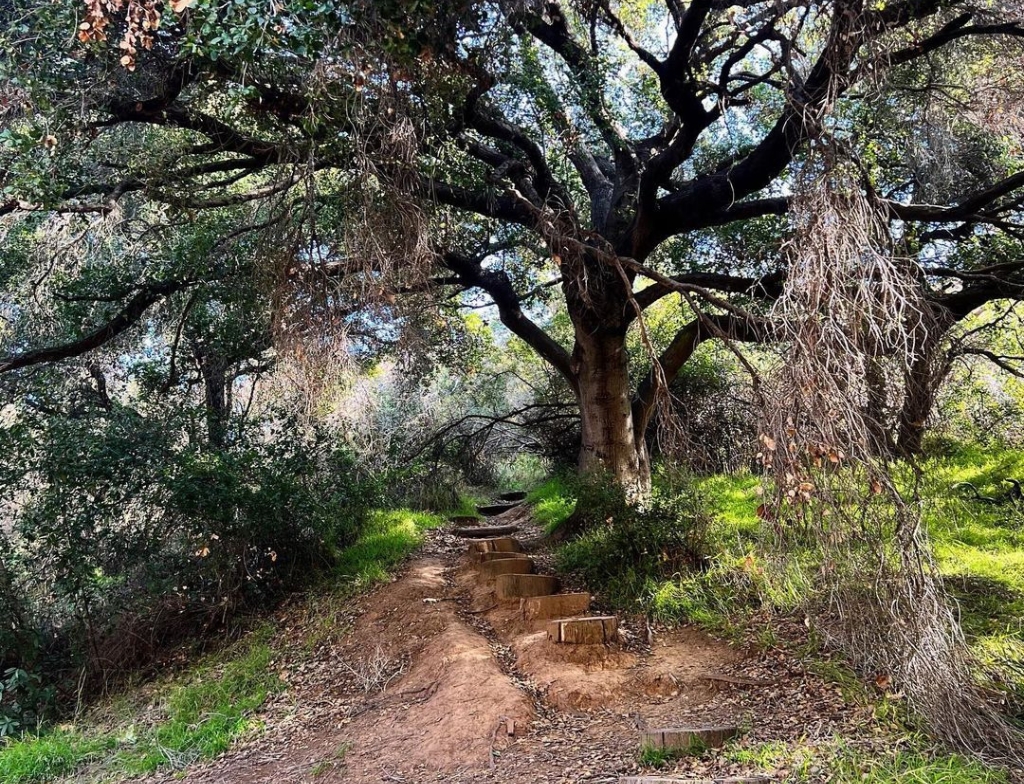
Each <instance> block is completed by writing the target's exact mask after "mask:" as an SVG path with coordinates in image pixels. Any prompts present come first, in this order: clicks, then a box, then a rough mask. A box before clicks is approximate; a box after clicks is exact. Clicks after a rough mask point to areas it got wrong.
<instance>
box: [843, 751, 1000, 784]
mask: <svg viewBox="0 0 1024 784" xmlns="http://www.w3.org/2000/svg"><path fill="white" fill-rule="evenodd" d="M830 768H831V770H832V775H833V779H832V780H833V781H836V782H840V784H845V783H846V782H849V784H853V783H854V782H858V784H1006V783H1007V782H1009V777H1008V775H1007V773H1006V772H1005V771H1002V770H999V769H997V768H991V767H988V766H986V765H983V764H982V763H980V762H977V761H975V760H971V759H967V758H966V757H961V756H959V755H957V754H948V755H947V754H931V753H928V752H926V751H919V750H906V749H898V750H894V751H892V752H889V753H887V754H882V755H878V754H872V755H867V754H865V753H863V752H854V751H849V750H845V751H842V752H841V753H840V754H839V756H838V757H837V758H836V759H835V760H834V762H832V764H831V765H830Z"/></svg>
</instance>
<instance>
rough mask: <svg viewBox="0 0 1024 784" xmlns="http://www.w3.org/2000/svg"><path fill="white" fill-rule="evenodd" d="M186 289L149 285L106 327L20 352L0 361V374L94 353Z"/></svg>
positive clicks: (179, 285) (172, 284)
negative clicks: (153, 309) (154, 308)
mask: <svg viewBox="0 0 1024 784" xmlns="http://www.w3.org/2000/svg"><path fill="white" fill-rule="evenodd" d="M189 285H191V282H189V281H172V282H168V283H154V284H150V285H148V286H146V287H144V288H143V289H142V290H141V291H139V292H138V293H137V294H136V295H135V296H134V297H132V298H131V299H130V300H129V301H128V303H127V304H126V305H125V306H124V307H123V308H122V309H121V310H120V311H119V312H118V313H117V315H115V316H114V317H113V318H112V319H110V321H108V322H107V323H106V324H104V325H102V326H100V327H97V328H96V329H94V330H93V331H92V332H89V333H88V334H86V335H83V336H82V337H80V338H78V339H77V340H72V341H68V342H67V343H60V344H57V345H55V346H47V347H45V348H39V349H33V350H30V351H24V352H22V353H21V354H15V355H14V356H11V357H7V358H6V359H2V360H0V373H7V372H10V371H12V370H19V369H21V368H25V367H30V366H32V365H42V364H45V363H48V362H59V361H61V360H64V359H71V358H72V357H78V356H81V355H82V354H86V353H88V352H90V351H92V350H94V349H97V348H99V347H100V346H102V345H104V344H106V343H109V342H110V341H111V340H113V339H114V338H116V337H117V336H118V335H120V334H121V333H123V332H125V331H126V330H127V329H128V328H129V327H131V326H132V325H133V324H135V323H136V322H137V321H138V320H139V319H140V318H142V316H143V314H144V313H145V312H146V311H147V310H148V309H149V308H150V307H151V306H152V305H155V304H156V303H157V302H159V301H160V300H162V299H165V298H166V297H168V296H170V295H171V294H173V293H174V292H176V291H179V290H181V289H183V288H185V287H186V286H189Z"/></svg>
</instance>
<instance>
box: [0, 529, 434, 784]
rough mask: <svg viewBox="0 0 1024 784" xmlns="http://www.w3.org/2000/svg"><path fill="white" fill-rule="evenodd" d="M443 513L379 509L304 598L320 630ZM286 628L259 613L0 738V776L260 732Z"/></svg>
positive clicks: (150, 754) (197, 754)
mask: <svg viewBox="0 0 1024 784" xmlns="http://www.w3.org/2000/svg"><path fill="white" fill-rule="evenodd" d="M443 522H444V518H443V517H442V516H439V515H434V514H428V513H424V512H413V511H409V510H381V511H376V512H373V513H371V514H370V515H369V519H368V521H367V522H366V524H365V525H364V527H363V531H362V533H361V535H360V536H359V538H358V539H357V540H356V541H355V542H354V543H353V544H351V545H350V546H348V547H345V548H343V549H341V550H340V551H339V552H338V554H337V557H336V561H335V565H334V567H333V569H332V571H331V572H330V574H329V575H328V576H325V577H324V578H322V579H321V581H320V582H319V583H318V584H317V585H316V587H315V588H313V589H312V590H311V591H310V594H309V596H308V597H307V598H306V600H305V601H306V602H307V603H308V604H309V605H310V606H311V607H315V610H316V612H315V613H314V612H312V611H311V612H310V613H309V615H310V616H311V617H313V616H316V617H317V618H318V623H319V624H320V625H321V626H322V627H323V629H319V631H321V632H324V633H327V627H328V626H330V625H331V624H332V622H333V617H332V615H331V612H330V610H331V608H339V607H341V606H344V605H346V604H347V600H349V599H351V597H352V596H354V595H356V594H359V593H362V592H364V591H366V590H368V589H370V588H372V587H373V586H374V585H377V584H379V583H381V582H385V581H387V580H388V579H389V578H390V575H391V574H392V573H393V572H394V570H395V569H396V568H397V567H398V566H399V565H400V564H401V563H402V561H403V560H404V559H405V558H406V557H407V556H408V555H409V554H410V553H411V552H412V551H413V550H415V549H416V547H417V546H418V545H419V544H420V543H421V542H422V540H423V537H424V534H425V532H426V531H427V530H429V529H431V528H435V527H437V526H439V525H441V524H442V523H443ZM309 631H310V634H311V635H312V636H315V635H316V634H317V633H318V629H317V628H311V629H310V630H309ZM278 632H279V629H277V627H276V624H275V622H274V621H269V620H264V621H261V622H257V623H255V625H254V626H253V627H252V628H251V629H249V631H248V632H247V633H245V634H244V635H243V636H242V637H241V639H239V640H237V641H236V642H235V643H233V644H231V645H229V646H228V647H226V648H224V649H223V650H221V651H218V652H215V653H212V654H209V655H207V656H205V657H204V658H203V659H201V660H200V661H199V662H198V663H197V664H195V665H194V666H191V667H189V668H187V669H185V670H182V671H180V672H178V673H175V674H173V675H170V676H167V677H165V678H163V679H162V680H160V681H158V682H156V683H152V684H148V685H147V686H145V687H143V688H141V689H136V690H125V691H124V692H123V693H122V694H121V696H119V697H116V698H114V699H113V700H112V701H109V702H107V703H104V704H101V705H99V706H97V707H96V708H95V709H94V710H93V711H91V712H88V713H87V714H85V715H83V716H82V717H80V718H79V719H78V720H77V721H74V722H69V723H66V724H60V725H57V726H45V725H44V726H43V727H42V728H41V731H40V732H39V733H38V734H25V735H23V736H22V737H20V738H17V739H13V738H12V739H7V740H6V741H3V740H0V781H2V782H4V784H28V783H29V782H43V781H51V780H53V779H55V778H58V777H60V776H64V775H68V774H71V773H74V772H76V771H86V772H88V775H89V776H91V777H95V778H98V779H103V780H119V779H121V778H124V777H125V776H129V775H136V774H142V773H148V772H151V771H153V770H156V769H158V768H161V767H171V768H183V767H185V766H186V765H188V764H190V763H192V762H195V761H196V760H200V759H206V758H210V757H213V756H216V755H217V754H219V753H221V752H223V751H224V750H226V749H227V748H228V747H229V746H230V745H231V744H232V743H233V742H234V741H236V740H237V739H238V738H239V737H240V736H244V735H247V734H250V733H255V732H258V731H259V730H260V727H261V724H260V720H259V718H258V711H259V709H260V707H261V706H263V705H264V704H265V703H266V700H267V698H268V697H270V696H271V695H273V694H275V693H277V692H280V691H281V690H283V689H285V688H286V686H287V684H286V683H285V682H284V681H282V680H281V679H280V678H279V677H278V669H279V668H278V667H274V666H270V665H271V663H272V662H277V663H278V664H280V659H281V657H282V656H284V655H286V654H285V652H284V651H282V650H281V643H280V642H279V640H280V635H279V634H278ZM133 716H134V717H136V718H135V719H134V720H131V719H126V718H125V717H133Z"/></svg>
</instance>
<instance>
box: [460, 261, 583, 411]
mask: <svg viewBox="0 0 1024 784" xmlns="http://www.w3.org/2000/svg"><path fill="white" fill-rule="evenodd" d="M485 257H486V256H481V257H479V258H473V257H471V256H467V255H464V254H462V253H457V252H455V251H447V252H445V253H444V254H443V256H442V259H443V261H444V264H445V266H446V267H448V269H450V270H451V271H452V272H454V273H455V274H456V275H458V276H459V280H460V283H461V284H462V285H464V286H466V287H470V288H479V289H483V290H484V291H486V292H487V294H488V295H490V297H491V299H492V300H494V304H495V305H497V307H498V315H499V317H500V318H501V323H502V324H504V325H505V326H506V327H508V328H509V330H511V331H512V333H513V334H514V335H516V336H517V337H519V338H521V339H522V340H523V341H524V342H525V343H526V344H527V345H528V346H530V348H532V349H533V350H534V351H536V352H537V354H538V355H539V356H540V357H541V358H542V359H543V360H545V361H546V362H548V363H549V364H550V365H551V366H552V367H553V368H555V370H557V371H558V372H559V373H560V374H561V375H562V377H563V378H564V379H565V380H566V381H567V382H568V383H569V386H570V387H571V388H572V390H573V391H574V392H575V391H576V390H577V389H578V385H579V381H578V379H577V376H576V373H575V371H574V370H573V369H572V360H571V358H570V356H569V352H568V351H566V350H565V349H564V348H563V347H562V346H560V345H559V344H558V343H557V342H556V341H555V340H554V338H552V337H551V336H550V335H549V334H548V333H546V332H545V331H544V330H543V329H541V328H540V327H539V326H538V325H537V324H536V323H534V322H533V321H531V320H530V319H529V318H528V317H527V316H526V314H525V313H523V309H522V303H521V301H520V299H519V296H518V295H517V294H516V292H515V289H513V288H512V281H510V280H509V278H508V275H506V274H505V273H504V272H500V271H496V270H489V269H484V267H483V266H482V265H481V263H480V262H481V261H482V260H483V258H485Z"/></svg>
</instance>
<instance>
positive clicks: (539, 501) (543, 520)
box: [526, 476, 576, 533]
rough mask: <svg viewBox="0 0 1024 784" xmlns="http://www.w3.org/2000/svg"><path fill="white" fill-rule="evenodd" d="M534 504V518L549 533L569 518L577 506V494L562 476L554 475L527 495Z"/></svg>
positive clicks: (528, 499) (528, 501)
mask: <svg viewBox="0 0 1024 784" xmlns="http://www.w3.org/2000/svg"><path fill="white" fill-rule="evenodd" d="M526 501H527V503H529V504H531V505H532V506H533V518H534V520H536V521H537V523H538V524H539V525H540V526H541V527H542V528H543V529H544V530H545V531H547V532H548V533H551V532H552V531H554V530H555V529H557V528H558V527H559V526H560V525H561V524H562V523H564V522H565V521H566V520H567V519H569V515H571V514H572V512H573V509H575V507H576V495H575V493H574V492H573V490H572V489H571V488H570V487H569V483H568V482H567V481H566V480H565V479H563V478H562V477H557V476H556V477H552V478H551V479H549V480H548V481H546V482H544V483H543V484H542V485H540V486H539V487H537V488H535V489H534V490H532V491H531V492H530V493H529V494H528V495H527V497H526Z"/></svg>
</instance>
